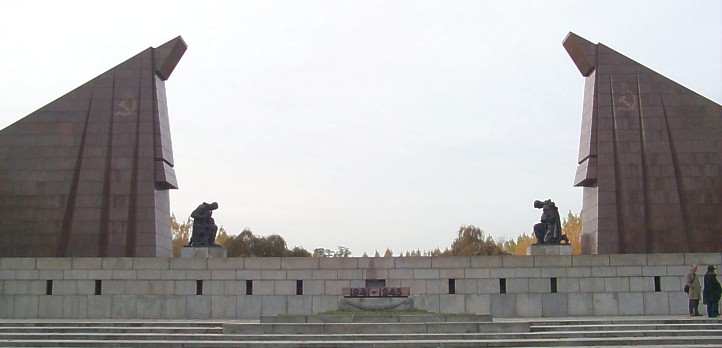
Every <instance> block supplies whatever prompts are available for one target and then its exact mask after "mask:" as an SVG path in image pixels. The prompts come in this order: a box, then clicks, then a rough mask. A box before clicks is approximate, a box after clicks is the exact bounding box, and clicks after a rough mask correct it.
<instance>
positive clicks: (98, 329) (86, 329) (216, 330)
mask: <svg viewBox="0 0 722 348" xmlns="http://www.w3.org/2000/svg"><path fill="white" fill-rule="evenodd" d="M8 333H136V334H138V333H158V334H172V333H178V334H220V333H223V327H220V326H219V327H163V326H152V327H143V326H132V327H122V326H80V327H78V326H5V327H0V335H3V334H8Z"/></svg>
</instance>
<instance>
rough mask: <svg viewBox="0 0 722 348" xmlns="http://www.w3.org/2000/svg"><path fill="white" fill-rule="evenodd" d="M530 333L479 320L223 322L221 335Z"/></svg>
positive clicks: (524, 326) (524, 327)
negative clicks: (427, 321) (444, 321)
mask: <svg viewBox="0 0 722 348" xmlns="http://www.w3.org/2000/svg"><path fill="white" fill-rule="evenodd" d="M481 332H529V323H527V322H507V323H486V322H484V323H479V322H454V323H452V322H450V323H441V322H432V323H426V322H421V323H268V324H266V323H260V324H249V323H225V324H223V333H224V334H242V335H253V334H256V335H257V334H267V335H270V334H273V335H283V334H295V335H305V334H324V335H336V334H366V335H377V334H426V333H481Z"/></svg>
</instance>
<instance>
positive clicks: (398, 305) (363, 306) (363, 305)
mask: <svg viewBox="0 0 722 348" xmlns="http://www.w3.org/2000/svg"><path fill="white" fill-rule="evenodd" d="M338 309H340V310H346V311H379V310H411V309H414V299H412V298H410V297H344V298H342V299H341V300H340V301H339V302H338Z"/></svg>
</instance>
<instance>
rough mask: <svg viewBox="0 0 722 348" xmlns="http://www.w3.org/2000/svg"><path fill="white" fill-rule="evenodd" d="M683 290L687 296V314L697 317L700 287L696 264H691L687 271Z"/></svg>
mask: <svg viewBox="0 0 722 348" xmlns="http://www.w3.org/2000/svg"><path fill="white" fill-rule="evenodd" d="M684 292H686V293H687V296H689V315H690V316H695V317H698V316H700V314H699V297H700V295H701V292H702V287H701V286H700V285H699V277H698V276H697V265H692V268H690V269H689V273H687V277H686V282H685V285H684Z"/></svg>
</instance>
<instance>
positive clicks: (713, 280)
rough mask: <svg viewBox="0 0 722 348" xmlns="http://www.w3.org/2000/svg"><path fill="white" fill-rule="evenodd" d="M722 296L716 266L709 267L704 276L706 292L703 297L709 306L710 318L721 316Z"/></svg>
mask: <svg viewBox="0 0 722 348" xmlns="http://www.w3.org/2000/svg"><path fill="white" fill-rule="evenodd" d="M720 296H722V287H721V286H720V283H719V281H718V280H717V275H716V274H715V273H714V266H707V273H706V274H705V275H704V291H703V292H702V297H703V300H704V304H706V305H707V315H708V316H709V317H710V318H715V317H718V316H719V300H720Z"/></svg>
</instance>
